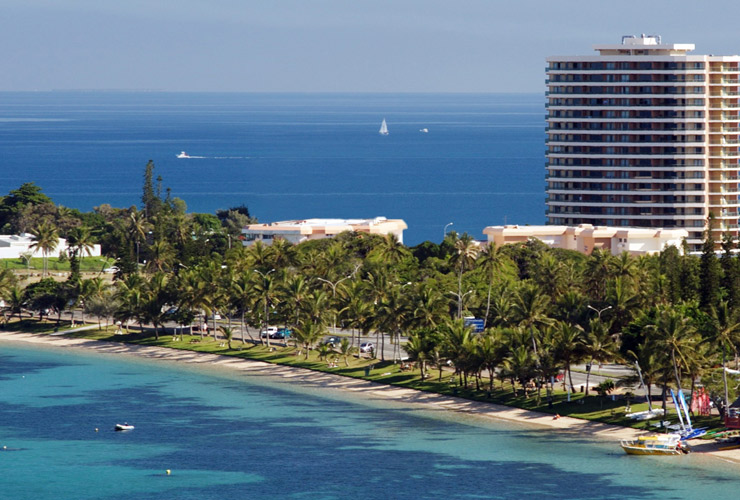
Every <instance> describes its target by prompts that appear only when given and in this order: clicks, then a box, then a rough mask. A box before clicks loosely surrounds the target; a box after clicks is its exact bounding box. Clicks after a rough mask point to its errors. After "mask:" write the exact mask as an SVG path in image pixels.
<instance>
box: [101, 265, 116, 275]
mask: <svg viewBox="0 0 740 500" xmlns="http://www.w3.org/2000/svg"><path fill="white" fill-rule="evenodd" d="M103 272H104V273H108V274H115V273H117V272H118V267H117V266H111V267H106V268H105V269H103Z"/></svg>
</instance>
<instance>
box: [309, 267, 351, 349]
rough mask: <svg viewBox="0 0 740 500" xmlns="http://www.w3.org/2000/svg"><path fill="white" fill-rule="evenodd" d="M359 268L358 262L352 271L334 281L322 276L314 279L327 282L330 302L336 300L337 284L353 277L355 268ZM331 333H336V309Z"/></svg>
mask: <svg viewBox="0 0 740 500" xmlns="http://www.w3.org/2000/svg"><path fill="white" fill-rule="evenodd" d="M359 268H360V265H359V264H358V265H357V266H355V270H354V271H352V272H351V273H350V274H348V275H347V276H345V277H344V278H342V279H340V280H337V281H334V282H332V281H329V280H327V279H324V278H318V277H317V278H316V279H317V280H319V281H323V282H324V283H328V284H329V285H330V286H331V300H332V302H335V301H336V300H337V287H338V286H339V284H340V283H341V282H342V281H345V280H348V279H350V278H351V277H353V276H354V275H355V274H356V273H357V270H358V269H359ZM332 333H334V334H336V333H337V312H336V310H335V311H334V323H333V325H332Z"/></svg>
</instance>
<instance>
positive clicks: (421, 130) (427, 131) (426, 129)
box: [419, 128, 429, 134]
mask: <svg viewBox="0 0 740 500" xmlns="http://www.w3.org/2000/svg"><path fill="white" fill-rule="evenodd" d="M419 132H421V133H423V134H428V133H429V129H428V128H422V129H419Z"/></svg>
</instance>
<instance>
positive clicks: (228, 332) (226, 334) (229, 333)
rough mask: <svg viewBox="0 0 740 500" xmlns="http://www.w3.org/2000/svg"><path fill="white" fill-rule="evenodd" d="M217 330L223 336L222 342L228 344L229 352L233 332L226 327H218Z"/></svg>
mask: <svg viewBox="0 0 740 500" xmlns="http://www.w3.org/2000/svg"><path fill="white" fill-rule="evenodd" d="M218 329H219V330H221V333H223V334H224V340H225V341H226V343H227V344H228V346H229V350H231V339H232V338H233V337H234V330H233V329H231V328H229V327H228V326H219V327H218Z"/></svg>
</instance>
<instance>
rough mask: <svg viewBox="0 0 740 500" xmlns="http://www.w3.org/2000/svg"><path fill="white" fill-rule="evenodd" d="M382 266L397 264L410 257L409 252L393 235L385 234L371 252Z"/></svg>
mask: <svg viewBox="0 0 740 500" xmlns="http://www.w3.org/2000/svg"><path fill="white" fill-rule="evenodd" d="M372 254H373V255H376V256H377V257H378V259H379V260H380V261H381V262H383V263H384V264H390V265H394V264H398V263H399V262H401V261H403V260H404V259H405V258H406V257H408V256H409V255H410V253H409V250H408V249H407V248H406V247H405V246H403V244H402V243H401V242H400V241H398V237H397V236H396V235H395V234H393V233H388V234H386V235H385V236H384V237H383V239H382V240H381V241H380V243H379V244H378V246H376V247H375V249H374V250H373V252H372Z"/></svg>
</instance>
